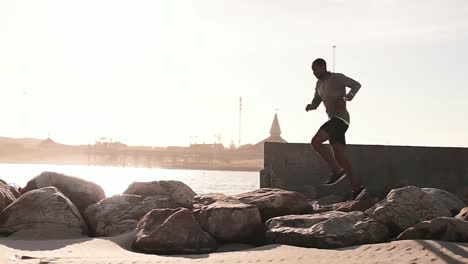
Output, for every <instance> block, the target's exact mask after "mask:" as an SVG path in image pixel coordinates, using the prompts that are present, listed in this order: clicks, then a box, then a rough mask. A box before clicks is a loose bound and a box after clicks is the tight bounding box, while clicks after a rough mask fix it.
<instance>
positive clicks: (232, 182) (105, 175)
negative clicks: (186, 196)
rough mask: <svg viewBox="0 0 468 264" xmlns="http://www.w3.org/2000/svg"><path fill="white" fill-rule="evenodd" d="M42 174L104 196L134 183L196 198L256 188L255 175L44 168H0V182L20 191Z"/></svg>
mask: <svg viewBox="0 0 468 264" xmlns="http://www.w3.org/2000/svg"><path fill="white" fill-rule="evenodd" d="M43 171H52V172H58V173H64V174H66V175H70V176H75V177H79V178H83V179H85V180H88V181H92V182H95V183H97V184H98V185H99V186H101V187H102V189H104V192H105V193H106V196H112V195H115V194H120V193H122V192H123V191H125V189H127V187H128V186H129V185H130V184H131V183H132V182H135V181H139V182H146V181H159V180H176V181H181V182H184V183H185V184H187V185H188V186H190V187H191V188H192V189H193V190H194V191H195V192H196V193H197V194H202V193H210V192H219V193H224V194H237V193H242V192H248V191H253V190H255V189H258V188H259V185H260V179H259V175H260V174H259V172H245V171H212V170H179V169H157V168H130V167H125V168H122V167H106V166H86V165H47V164H0V179H2V180H4V181H6V182H7V183H13V184H15V185H17V186H20V187H24V186H25V185H26V183H27V182H28V181H29V180H30V179H32V178H33V177H35V176H37V175H39V174H40V173H41V172H43Z"/></svg>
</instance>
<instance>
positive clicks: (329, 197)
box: [317, 194, 345, 205]
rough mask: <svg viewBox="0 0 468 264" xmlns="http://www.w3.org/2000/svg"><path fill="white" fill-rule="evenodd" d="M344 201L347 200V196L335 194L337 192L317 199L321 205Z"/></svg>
mask: <svg viewBox="0 0 468 264" xmlns="http://www.w3.org/2000/svg"><path fill="white" fill-rule="evenodd" d="M344 201H345V198H344V197H343V196H340V195H335V194H330V195H327V196H323V197H320V198H319V199H317V202H318V204H320V205H330V204H335V203H341V202H344Z"/></svg>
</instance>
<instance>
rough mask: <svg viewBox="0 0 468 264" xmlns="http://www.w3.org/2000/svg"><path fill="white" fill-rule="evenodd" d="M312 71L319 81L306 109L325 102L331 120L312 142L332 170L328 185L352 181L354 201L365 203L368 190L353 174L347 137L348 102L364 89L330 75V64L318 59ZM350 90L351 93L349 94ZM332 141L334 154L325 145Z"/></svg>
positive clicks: (338, 76) (345, 79) (338, 75)
mask: <svg viewBox="0 0 468 264" xmlns="http://www.w3.org/2000/svg"><path fill="white" fill-rule="evenodd" d="M312 71H313V72H314V75H315V77H317V79H318V80H317V84H316V87H315V95H314V98H313V99H312V102H311V103H310V104H308V105H307V106H306V109H305V110H306V111H310V110H315V109H317V107H318V106H319V105H320V103H321V102H323V104H324V105H325V110H326V112H327V115H328V117H329V120H328V121H327V122H326V123H325V124H323V125H322V126H321V127H320V129H319V130H318V132H317V134H315V136H314V137H313V138H312V142H311V143H312V146H313V147H314V149H315V150H316V151H317V152H318V153H319V154H320V156H322V158H323V159H324V160H325V161H326V162H327V163H328V165H329V166H330V168H331V171H332V174H331V176H330V179H329V180H328V182H326V183H325V185H333V184H336V183H338V182H339V181H341V180H342V179H344V178H345V177H348V179H349V180H350V182H351V186H352V188H353V193H352V199H353V200H359V199H361V198H362V197H363V196H364V194H365V192H366V189H364V187H363V186H362V185H361V179H360V178H359V177H358V176H356V175H354V174H353V172H352V168H351V164H350V163H349V161H348V160H347V159H346V156H345V147H346V139H345V133H346V130H348V127H349V124H350V118H349V113H348V110H346V102H348V101H351V100H352V99H353V98H354V96H355V95H356V93H357V92H358V91H359V89H360V88H361V84H360V83H358V82H357V81H355V80H353V79H351V78H349V77H346V76H345V75H344V74H341V73H335V72H329V71H327V63H326V62H325V60H323V59H316V60H315V61H314V62H313V63H312ZM346 87H349V88H351V90H350V91H349V92H348V93H346ZM327 140H328V141H329V142H330V145H331V147H332V150H333V151H332V152H331V151H330V150H329V148H327V147H326V146H325V145H323V144H322V143H323V142H325V141H327Z"/></svg>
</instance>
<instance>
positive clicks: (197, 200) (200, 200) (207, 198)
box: [193, 193, 240, 208]
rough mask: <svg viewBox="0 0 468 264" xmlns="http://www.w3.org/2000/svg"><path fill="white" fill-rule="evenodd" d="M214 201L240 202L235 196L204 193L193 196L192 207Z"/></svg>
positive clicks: (199, 206) (198, 206)
mask: <svg viewBox="0 0 468 264" xmlns="http://www.w3.org/2000/svg"><path fill="white" fill-rule="evenodd" d="M216 202H228V203H229V202H240V201H239V200H237V199H236V198H234V197H232V196H229V195H225V194H223V193H204V194H197V195H196V196H195V197H193V208H201V207H203V206H206V205H210V204H212V203H216Z"/></svg>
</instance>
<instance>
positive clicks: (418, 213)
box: [366, 186, 452, 236]
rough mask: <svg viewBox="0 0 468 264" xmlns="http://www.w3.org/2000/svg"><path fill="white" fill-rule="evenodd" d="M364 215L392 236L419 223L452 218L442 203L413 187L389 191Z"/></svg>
mask: <svg viewBox="0 0 468 264" xmlns="http://www.w3.org/2000/svg"><path fill="white" fill-rule="evenodd" d="M366 213H367V214H368V215H370V216H372V217H373V218H375V219H376V220H377V221H379V222H380V223H382V224H384V225H386V226H387V227H388V228H389V230H390V232H391V233H392V235H394V236H397V235H398V234H400V233H401V232H402V231H403V230H405V229H407V228H408V227H412V226H413V225H415V224H417V223H419V222H421V221H426V220H431V219H433V218H436V217H441V216H446V217H451V216H452V213H451V212H450V210H449V209H448V208H447V207H446V206H445V204H444V203H443V202H442V201H440V200H438V199H436V197H435V196H434V195H432V194H429V193H427V192H424V191H423V190H421V188H419V187H415V186H407V187H403V188H399V189H393V190H391V191H390V192H389V194H388V195H387V197H386V198H385V199H383V200H382V201H380V202H379V203H377V204H376V205H374V206H373V207H371V208H369V209H368V210H367V211H366Z"/></svg>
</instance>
